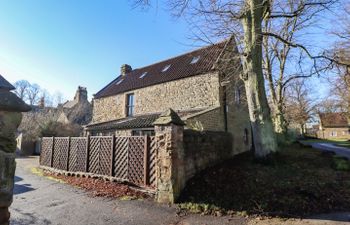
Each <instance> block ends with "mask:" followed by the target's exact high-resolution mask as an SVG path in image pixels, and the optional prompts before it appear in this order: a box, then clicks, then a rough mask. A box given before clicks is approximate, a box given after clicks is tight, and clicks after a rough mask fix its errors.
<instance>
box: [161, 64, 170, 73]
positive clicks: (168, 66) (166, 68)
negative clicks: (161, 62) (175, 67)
mask: <svg viewBox="0 0 350 225" xmlns="http://www.w3.org/2000/svg"><path fill="white" fill-rule="evenodd" d="M170 66H171V64H169V65H167V66H165V67H164V68H163V69H162V72H163V73H164V72H165V71H167V70H168V69H169V68H170Z"/></svg>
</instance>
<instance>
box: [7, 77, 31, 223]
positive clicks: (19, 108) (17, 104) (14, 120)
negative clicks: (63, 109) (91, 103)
mask: <svg viewBox="0 0 350 225" xmlns="http://www.w3.org/2000/svg"><path fill="white" fill-rule="evenodd" d="M13 89H15V88H14V87H13V86H12V85H11V84H10V83H9V82H8V81H7V80H5V79H4V78H3V77H2V76H1V75H0V225H8V224H9V218H10V213H9V211H8V207H9V206H10V205H11V203H12V199H13V187H14V176H15V169H16V162H15V154H16V153H15V151H16V139H15V132H16V130H17V127H18V126H19V124H20V123H21V120H22V113H21V112H26V111H29V110H30V107H29V106H28V105H26V104H25V103H24V102H23V101H22V100H21V99H20V98H18V97H17V96H16V95H15V94H14V93H12V92H10V91H11V90H13Z"/></svg>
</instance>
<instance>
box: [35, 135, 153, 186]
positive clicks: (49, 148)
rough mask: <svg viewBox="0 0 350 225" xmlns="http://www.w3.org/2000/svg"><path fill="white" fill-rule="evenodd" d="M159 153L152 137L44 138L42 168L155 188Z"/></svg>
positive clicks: (41, 157)
mask: <svg viewBox="0 0 350 225" xmlns="http://www.w3.org/2000/svg"><path fill="white" fill-rule="evenodd" d="M156 160H157V149H156V144H155V138H154V137H149V136H131V137H115V136H103V137H101V136H92V137H90V136H88V137H44V138H42V144H41V155H40V164H41V165H43V166H48V167H52V168H55V169H60V170H66V171H71V172H86V173H94V174H99V175H106V176H113V177H116V178H120V179H123V180H126V181H129V182H131V183H134V184H136V185H139V186H148V187H152V188H155V187H156Z"/></svg>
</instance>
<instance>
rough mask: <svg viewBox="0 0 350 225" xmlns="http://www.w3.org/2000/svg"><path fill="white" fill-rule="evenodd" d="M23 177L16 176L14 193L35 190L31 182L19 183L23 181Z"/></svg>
mask: <svg viewBox="0 0 350 225" xmlns="http://www.w3.org/2000/svg"><path fill="white" fill-rule="evenodd" d="M22 180H23V179H22V178H21V177H18V176H15V186H14V189H13V194H14V195H18V194H22V193H25V192H28V191H33V190H35V189H34V188H32V187H31V186H32V185H31V184H18V182H21V181H22Z"/></svg>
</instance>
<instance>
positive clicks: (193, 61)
mask: <svg viewBox="0 0 350 225" xmlns="http://www.w3.org/2000/svg"><path fill="white" fill-rule="evenodd" d="M200 58H201V57H200V56H195V57H193V59H192V61H191V64H195V63H197V62H198V61H199V59H200Z"/></svg>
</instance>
